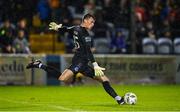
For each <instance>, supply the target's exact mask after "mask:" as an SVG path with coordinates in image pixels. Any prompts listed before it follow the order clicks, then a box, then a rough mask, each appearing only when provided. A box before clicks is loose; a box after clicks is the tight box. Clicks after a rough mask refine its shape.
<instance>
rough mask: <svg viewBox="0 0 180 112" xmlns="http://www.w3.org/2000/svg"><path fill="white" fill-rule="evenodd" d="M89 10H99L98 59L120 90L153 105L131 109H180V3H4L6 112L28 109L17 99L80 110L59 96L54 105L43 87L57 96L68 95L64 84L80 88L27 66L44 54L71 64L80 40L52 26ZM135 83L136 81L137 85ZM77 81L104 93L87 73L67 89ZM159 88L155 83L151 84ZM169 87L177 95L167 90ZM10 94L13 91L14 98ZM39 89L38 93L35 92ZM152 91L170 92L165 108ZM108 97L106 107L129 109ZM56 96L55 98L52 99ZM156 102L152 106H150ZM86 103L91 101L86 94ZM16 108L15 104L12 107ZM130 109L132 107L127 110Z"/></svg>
mask: <svg viewBox="0 0 180 112" xmlns="http://www.w3.org/2000/svg"><path fill="white" fill-rule="evenodd" d="M86 13H92V14H94V15H95V17H96V23H95V26H94V28H93V30H92V31H90V32H89V33H90V35H91V36H92V37H93V39H94V40H93V43H92V45H93V48H92V51H93V52H94V54H95V57H96V60H97V62H99V63H100V65H101V66H103V67H105V68H106V69H107V70H106V71H105V74H106V75H107V76H108V77H109V78H110V79H111V81H112V82H111V83H112V84H113V85H114V86H115V88H117V89H118V91H119V92H120V93H125V92H128V91H134V92H136V93H137V94H138V97H141V98H142V99H141V100H144V99H145V101H144V103H145V104H142V102H141V103H140V104H139V105H137V107H136V106H135V107H133V108H131V109H130V110H136V111H139V110H150V111H151V110H156V111H157V110H168V111H170V110H177V111H178V110H180V105H178V104H175V103H176V102H179V101H180V99H179V98H177V97H178V94H179V91H178V90H179V83H180V66H179V65H180V56H179V54H180V16H179V15H180V1H179V0H6V1H4V0H1V1H0V85H2V86H0V92H1V94H0V96H2V97H1V98H0V104H1V106H0V111H3V110H23V108H19V109H18V108H16V109H15V107H13V104H17V107H19V105H21V104H23V105H24V108H27V110H41V109H42V110H53V109H54V110H66V111H67V110H68V111H72V110H73V109H75V110H76V109H77V108H75V107H74V106H72V105H74V104H73V102H72V104H71V103H69V106H67V107H70V109H69V108H64V107H66V105H68V104H67V103H66V101H65V100H63V99H60V97H58V98H57V99H59V100H57V101H56V100H55V97H54V100H55V102H56V104H54V105H53V104H52V105H51V104H49V103H52V102H51V100H50V99H48V98H47V99H46V98H44V97H41V94H39V93H38V91H39V92H45V93H47V94H45V95H48V93H49V91H47V90H48V89H50V90H52V92H53V91H54V93H53V95H54V96H58V94H62V93H61V91H60V90H61V89H62V91H64V92H65V93H66V91H69V92H72V91H70V90H68V89H67V88H66V86H65V87H64V86H62V85H66V84H64V83H62V82H60V81H58V80H57V79H56V78H55V77H53V75H52V74H48V73H46V72H44V71H42V70H38V69H31V70H26V69H25V66H26V65H27V63H28V62H30V61H31V60H35V59H41V60H42V61H43V62H44V63H46V64H48V65H51V66H54V67H56V68H58V69H59V70H60V71H61V72H62V71H63V70H64V69H65V68H66V67H67V66H68V65H69V64H70V61H71V57H72V54H73V52H74V49H73V47H74V46H73V38H72V37H71V35H69V34H68V33H66V32H61V33H60V34H58V33H56V32H54V31H49V30H48V24H49V22H51V21H54V22H57V23H63V25H66V26H72V25H78V24H80V22H81V18H82V16H83V15H84V14H86ZM132 84H135V85H136V86H131V85H132ZM16 85H18V86H16ZM19 85H21V86H19ZM22 85H26V86H22ZM39 85H43V87H42V88H41V87H39ZM44 85H58V87H59V86H60V87H59V88H56V87H49V86H44ZM76 85H80V87H77V88H76V87H75V88H74V89H75V90H77V91H78V92H81V90H84V89H86V91H90V90H91V89H92V90H94V92H95V93H96V95H98V94H99V93H98V91H99V88H95V87H96V85H98V83H97V82H94V81H92V80H90V79H88V78H85V77H82V74H78V75H77V76H76V77H74V78H73V79H72V80H71V81H70V83H69V84H67V86H76ZM83 85H86V86H83ZM89 85H95V87H94V86H92V87H91V86H90V87H89ZM142 85H145V86H142ZM151 85H155V86H152V87H151ZM36 86H38V87H36ZM81 86H82V87H81ZM156 86H157V87H156ZM24 87H25V88H24ZM26 87H27V88H26ZM141 88H142V89H141ZM39 89H42V91H41V90H39ZM46 89H47V90H46ZM57 89H58V90H59V91H58V92H57V91H56V90H57ZM121 89H122V90H121ZM166 89H167V91H171V92H169V94H167V92H166ZM31 90H32V92H31ZM8 91H9V92H12V94H11V95H10V93H8ZM20 91H22V92H23V91H27V92H24V93H20V94H22V96H20V97H19V96H16V94H18V93H17V92H20ZM34 91H37V93H36V92H35V93H33V92H34ZM144 91H147V93H146V92H144ZM152 91H154V92H155V93H154V96H156V95H157V96H156V97H158V96H159V95H162V93H161V92H163V95H162V99H163V98H164V97H165V99H164V100H162V101H161V102H160V103H159V105H160V106H159V107H157V109H154V107H153V106H152V107H151V105H153V104H154V103H157V100H154V99H153V98H152V99H153V101H151V99H147V96H149V95H151V94H148V93H151V92H152ZM101 92H102V91H101ZM28 93H29V94H37V96H34V97H31V96H28V95H27V94H28ZM156 93H157V94H156ZM38 94H39V96H38ZM78 94H79V95H80V93H74V94H72V96H73V95H74V97H76V96H78ZM86 94H89V93H86ZM23 95H24V97H23ZM64 95H65V94H64ZM83 95H84V94H81V96H83ZM96 95H95V96H96ZM65 96H66V95H65ZM90 96H91V95H90ZM3 97H4V98H3ZM37 97H40V98H39V99H38V98H37ZM102 97H103V98H105V99H104V101H105V102H107V103H105V104H103V105H104V107H103V109H107V111H119V110H121V108H120V107H116V106H115V108H114V107H113V106H110V105H112V104H113V103H114V102H109V99H106V97H107V96H102ZM170 97H171V98H170ZM24 98H27V101H24V102H23V99H24ZM49 98H52V97H51V96H49ZM168 98H169V99H168ZM173 98H175V99H173ZM176 98H177V99H176ZM28 99H29V100H28ZM44 99H46V100H47V101H45V102H48V101H49V100H50V101H49V102H48V103H47V104H46V106H47V107H46V108H45V107H43V106H44V104H41V103H38V104H36V103H37V102H41V101H44ZM66 99H67V98H66ZM90 99H91V98H89V99H87V101H88V100H90ZM15 100H16V101H15ZM76 100H78V99H76V98H75V99H74V102H77V101H76ZM100 100H102V99H97V102H98V101H99V102H98V103H94V104H93V105H96V104H97V105H100ZM149 100H150V101H151V104H150V106H149V107H147V105H149V102H148V101H149ZM61 101H62V102H63V101H65V102H64V104H63V106H59V107H58V106H56V105H61V103H60V102H61ZM158 101H159V100H158ZM79 102H83V100H82V101H81V100H80V101H79ZM84 102H86V100H85V99H84ZM92 102H93V101H92ZM95 102H96V101H95ZM167 102H170V104H167ZM42 103H43V102H42ZM18 104H19V105H18ZM26 105H28V106H32V108H30V107H26ZM87 105H91V104H87ZM167 105H168V106H167ZM8 106H11V107H12V108H10V109H9V108H8ZM33 106H37V107H39V108H34V107H33ZM71 106H72V107H71ZM91 106H92V105H91ZM105 106H107V107H105ZM138 106H139V107H138ZM143 106H144V107H143ZM166 106H167V107H166ZM77 107H78V108H79V109H80V110H81V108H82V110H85V111H86V110H90V111H99V110H101V111H102V107H101V106H100V107H95V108H86V106H83V107H82V105H81V104H80V103H78V106H77ZM108 107H109V108H108ZM77 110H78V109H77ZM122 110H125V111H128V110H129V109H128V108H127V107H123V108H122Z"/></svg>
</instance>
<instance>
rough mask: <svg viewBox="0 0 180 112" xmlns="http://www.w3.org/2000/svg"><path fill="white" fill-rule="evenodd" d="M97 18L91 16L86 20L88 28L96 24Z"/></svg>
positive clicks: (85, 23)
mask: <svg viewBox="0 0 180 112" xmlns="http://www.w3.org/2000/svg"><path fill="white" fill-rule="evenodd" d="M94 23H95V20H94V19H93V18H92V17H90V18H87V19H85V20H84V25H85V27H86V28H87V29H88V30H91V29H92V27H93V26H94Z"/></svg>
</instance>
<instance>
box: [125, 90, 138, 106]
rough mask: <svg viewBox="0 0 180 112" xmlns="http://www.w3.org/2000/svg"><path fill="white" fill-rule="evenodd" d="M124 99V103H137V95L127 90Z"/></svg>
mask: <svg viewBox="0 0 180 112" xmlns="http://www.w3.org/2000/svg"><path fill="white" fill-rule="evenodd" d="M124 101H125V103H126V104H129V105H134V104H136V103H137V96H136V95H135V94H134V93H132V92H128V93H126V94H125V96H124Z"/></svg>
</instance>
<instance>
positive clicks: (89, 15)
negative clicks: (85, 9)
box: [82, 13, 96, 21]
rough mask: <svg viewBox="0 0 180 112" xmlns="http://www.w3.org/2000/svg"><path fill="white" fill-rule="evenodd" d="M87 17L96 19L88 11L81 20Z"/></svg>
mask: <svg viewBox="0 0 180 112" xmlns="http://www.w3.org/2000/svg"><path fill="white" fill-rule="evenodd" d="M89 18H93V19H94V20H96V18H95V16H94V15H92V14H90V13H88V14H85V15H84V16H83V18H82V20H83V21H84V20H85V19H89Z"/></svg>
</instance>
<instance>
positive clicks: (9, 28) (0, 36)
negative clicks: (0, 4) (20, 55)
mask: <svg viewBox="0 0 180 112" xmlns="http://www.w3.org/2000/svg"><path fill="white" fill-rule="evenodd" d="M14 38H15V26H14V25H13V24H12V23H11V22H10V21H9V20H8V19H7V20H6V21H5V22H3V23H2V24H1V25H0V45H1V49H2V53H13V52H14V50H13V48H12V43H13V40H14Z"/></svg>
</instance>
